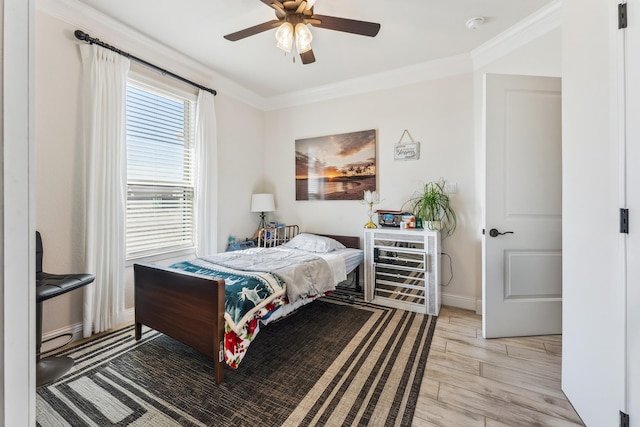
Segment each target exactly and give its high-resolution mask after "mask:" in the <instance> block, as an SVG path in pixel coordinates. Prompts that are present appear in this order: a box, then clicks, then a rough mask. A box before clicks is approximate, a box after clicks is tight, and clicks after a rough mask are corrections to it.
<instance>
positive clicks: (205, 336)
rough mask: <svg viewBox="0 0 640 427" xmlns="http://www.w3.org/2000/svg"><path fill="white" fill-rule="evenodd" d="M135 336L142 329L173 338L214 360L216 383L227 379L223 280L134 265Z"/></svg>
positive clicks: (137, 337) (139, 335)
mask: <svg viewBox="0 0 640 427" xmlns="http://www.w3.org/2000/svg"><path fill="white" fill-rule="evenodd" d="M133 269H134V280H135V336H136V339H140V337H141V332H142V325H146V326H148V327H150V328H152V329H155V330H156V331H158V332H161V333H163V334H165V335H168V336H170V337H171V338H174V339H176V340H178V341H180V342H182V343H184V344H186V345H188V346H190V347H193V348H194V349H196V350H198V351H200V352H201V353H203V354H205V355H207V356H209V357H211V358H212V359H213V364H214V371H215V377H216V382H217V383H218V384H220V383H221V382H222V380H223V376H224V302H225V283H224V280H222V279H216V278H213V277H206V276H199V275H196V274H191V273H187V272H184V271H176V270H171V269H168V268H164V267H159V266H156V265H149V264H134V266H133Z"/></svg>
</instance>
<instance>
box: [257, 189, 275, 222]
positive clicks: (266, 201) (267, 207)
mask: <svg viewBox="0 0 640 427" xmlns="http://www.w3.org/2000/svg"><path fill="white" fill-rule="evenodd" d="M275 210H276V204H275V202H274V201H273V194H266V193H261V194H253V195H252V196H251V212H260V226H259V228H266V227H267V220H266V216H267V215H266V213H265V212H273V211H275Z"/></svg>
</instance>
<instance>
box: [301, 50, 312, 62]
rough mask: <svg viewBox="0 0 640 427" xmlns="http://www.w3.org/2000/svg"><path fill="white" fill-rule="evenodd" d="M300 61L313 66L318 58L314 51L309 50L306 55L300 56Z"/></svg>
mask: <svg viewBox="0 0 640 427" xmlns="http://www.w3.org/2000/svg"><path fill="white" fill-rule="evenodd" d="M300 59H301V60H302V63H303V64H311V63H312V62H316V56H315V55H314V54H313V50H311V49H310V50H308V51H306V52H305V53H301V54H300Z"/></svg>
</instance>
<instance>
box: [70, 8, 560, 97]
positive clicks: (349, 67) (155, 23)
mask: <svg viewBox="0 0 640 427" xmlns="http://www.w3.org/2000/svg"><path fill="white" fill-rule="evenodd" d="M552 1H553V0H456V1H451V0H394V1H382V0H349V1H346V0H317V1H316V4H315V6H314V12H315V13H318V14H322V15H329V16H336V17H342V18H350V19H356V20H363V21H371V22H377V23H380V24H381V29H380V32H379V33H378V35H377V36H376V37H375V38H371V37H364V36H358V35H354V34H349V33H343V32H338V31H331V30H326V29H321V28H315V27H310V29H311V32H312V34H313V42H312V46H313V52H314V54H315V57H316V62H315V63H312V64H307V65H303V64H302V62H301V61H300V60H299V57H297V56H296V55H291V54H288V55H285V54H284V52H283V51H281V50H280V49H278V48H277V47H276V43H275V37H274V34H275V30H269V31H266V32H263V33H260V34H257V35H254V36H251V37H248V38H246V39H243V40H239V41H236V42H231V41H228V40H226V39H224V38H223V36H224V35H225V34H229V33H232V32H235V31H238V30H242V29H244V28H246V27H250V26H253V25H257V24H260V23H263V22H266V21H269V20H272V19H275V13H274V11H273V9H271V8H270V7H269V6H267V5H265V4H264V3H263V2H262V1H260V0H218V1H217V0H182V1H176V0H135V1H131V0H80V2H81V3H84V4H85V5H87V6H90V7H92V8H94V9H96V10H98V11H99V12H102V13H104V14H106V15H108V16H110V17H112V18H113V19H115V20H117V21H119V22H121V23H122V24H125V25H127V26H129V27H131V28H133V29H135V30H136V31H138V32H140V33H142V34H144V35H145V36H147V37H149V38H151V39H154V40H156V41H158V42H160V43H161V44H163V45H166V46H168V47H170V48H173V49H175V50H177V51H179V52H182V53H183V54H185V55H187V56H189V57H191V58H193V59H194V60H196V61H198V62H200V63H201V64H203V65H205V66H206V67H208V68H210V69H211V70H213V71H215V72H216V73H218V74H220V75H222V76H224V77H226V78H229V79H231V80H233V81H235V82H236V83H238V84H240V85H242V86H243V87H245V88H246V89H248V90H250V91H252V92H253V93H255V94H257V95H259V96H262V97H265V98H269V97H275V96H282V95H286V94H288V93H291V92H300V91H304V90H308V89H310V88H314V87H322V86H326V85H331V84H335V83H337V82H343V81H347V80H351V79H357V78H360V77H363V76H368V75H373V74H376V73H383V72H390V71H392V70H394V69H398V68H403V67H409V66H414V65H418V64H422V63H428V62H430V61H434V60H438V59H442V58H447V57H451V56H456V55H460V54H464V53H468V52H471V51H472V50H473V49H475V48H477V47H478V46H480V45H481V44H483V43H484V42H486V41H488V40H490V39H491V38H493V37H495V36H497V35H498V34H500V33H502V32H503V31H505V30H507V29H508V28H509V27H511V26H513V25H515V24H517V23H518V22H520V21H522V20H523V19H524V18H526V17H527V16H529V15H531V14H532V13H534V12H536V11H537V10H539V9H541V8H543V7H544V6H546V5H547V4H549V3H551V2H552ZM476 16H481V17H484V19H485V21H484V24H483V25H481V26H480V27H479V28H477V29H475V30H470V29H468V28H467V27H466V25H465V23H466V22H467V21H468V20H469V19H470V18H472V17H476ZM132 53H133V52H132ZM138 56H141V57H143V56H142V55H138ZM294 57H295V58H296V60H295V62H294V61H293V58H294Z"/></svg>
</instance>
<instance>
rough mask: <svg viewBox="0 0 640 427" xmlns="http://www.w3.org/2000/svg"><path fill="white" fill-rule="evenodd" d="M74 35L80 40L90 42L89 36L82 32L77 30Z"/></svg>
mask: <svg viewBox="0 0 640 427" xmlns="http://www.w3.org/2000/svg"><path fill="white" fill-rule="evenodd" d="M73 35H74V36H76V38H77V39H78V40H84V41H86V40H89V34H87V33H85V32H84V31H82V30H75V31H74V33H73Z"/></svg>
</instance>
